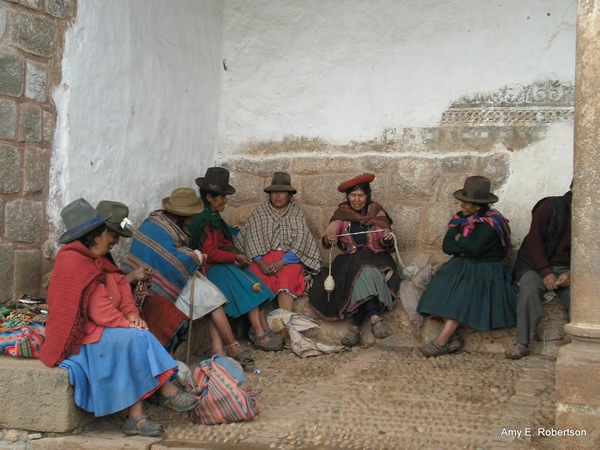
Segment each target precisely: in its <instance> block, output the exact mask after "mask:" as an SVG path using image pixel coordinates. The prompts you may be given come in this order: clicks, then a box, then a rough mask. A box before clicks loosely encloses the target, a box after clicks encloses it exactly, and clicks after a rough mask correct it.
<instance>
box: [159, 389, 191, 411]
mask: <svg viewBox="0 0 600 450" xmlns="http://www.w3.org/2000/svg"><path fill="white" fill-rule="evenodd" d="M159 403H160V404H161V405H162V406H166V407H167V408H169V409H172V410H173V411H177V412H187V411H191V410H192V409H194V408H195V407H196V405H197V404H198V399H197V398H196V397H194V396H193V395H192V394H190V393H189V392H185V391H182V390H181V389H177V391H175V393H174V394H172V395H170V396H168V397H164V396H160V400H159Z"/></svg>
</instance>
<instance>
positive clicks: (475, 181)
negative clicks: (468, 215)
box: [452, 175, 498, 204]
mask: <svg viewBox="0 0 600 450" xmlns="http://www.w3.org/2000/svg"><path fill="white" fill-rule="evenodd" d="M490 185H491V183H490V180H489V179H488V178H486V177H481V176H478V175H476V176H473V177H468V178H467V179H466V180H465V185H464V186H463V188H462V189H459V190H458V191H454V194H452V195H454V198H456V199H457V200H460V201H463V202H469V203H481V204H486V203H496V202H497V201H498V197H496V196H495V195H494V194H492V193H491V192H490Z"/></svg>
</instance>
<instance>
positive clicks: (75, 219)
mask: <svg viewBox="0 0 600 450" xmlns="http://www.w3.org/2000/svg"><path fill="white" fill-rule="evenodd" d="M60 217H61V219H62V221H63V223H64V224H65V227H66V228H67V231H65V232H64V233H63V234H62V235H61V237H60V238H58V242H60V243H61V244H68V243H69V242H73V241H74V240H76V239H79V238H80V237H81V236H84V235H86V234H87V233H89V232H90V231H92V230H93V229H95V228H98V227H99V226H100V225H102V224H103V223H104V222H106V221H107V220H108V219H110V213H109V214H106V215H104V216H101V215H100V214H98V212H97V211H96V210H95V209H94V208H93V207H92V205H90V204H89V202H88V201H87V200H86V199H84V198H78V199H77V200H74V201H72V202H71V203H69V204H68V205H67V206H65V207H64V208H63V210H62V211H61V212H60Z"/></svg>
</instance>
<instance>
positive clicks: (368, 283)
mask: <svg viewBox="0 0 600 450" xmlns="http://www.w3.org/2000/svg"><path fill="white" fill-rule="evenodd" d="M374 179H375V175H373V174H370V173H367V174H363V175H359V176H358V177H354V178H352V179H350V180H348V181H345V182H344V183H341V184H340V185H339V186H338V188H337V189H338V191H339V192H343V193H344V194H345V195H346V201H345V202H343V203H340V205H339V206H338V209H337V210H336V211H335V212H334V213H333V216H332V217H331V219H330V220H329V226H328V227H327V229H326V230H325V235H324V236H323V237H322V243H323V246H324V247H325V248H331V247H332V246H333V245H336V244H337V246H338V247H339V248H340V249H341V250H342V251H343V254H341V255H338V256H337V257H336V258H335V259H334V260H333V263H332V265H331V275H332V276H333V280H334V282H335V287H334V289H333V291H331V292H327V288H326V287H325V280H326V277H327V276H328V274H329V272H328V271H322V272H321V273H320V274H319V276H317V278H315V281H314V283H313V285H312V287H311V288H310V290H309V291H308V299H309V302H310V305H311V306H312V307H313V308H314V309H315V310H316V311H317V313H318V314H319V315H320V316H321V317H323V318H324V319H327V320H339V319H343V318H344V317H350V318H351V319H352V325H351V326H350V329H349V330H348V333H347V334H346V335H345V336H344V337H343V338H342V344H343V345H345V346H348V347H353V346H355V345H358V344H359V343H360V334H361V331H360V329H361V326H362V324H363V322H364V320H365V318H366V317H367V316H369V318H370V322H371V330H372V332H373V335H374V336H375V337H376V338H378V339H382V338H385V337H387V336H389V335H390V334H391V330H390V329H389V327H388V325H387V324H385V323H384V322H383V318H382V317H381V314H382V312H383V311H386V310H391V309H392V308H393V306H394V302H395V299H396V293H397V292H398V288H399V287H400V278H399V276H398V274H397V266H396V262H395V261H394V259H393V258H392V256H391V255H390V253H389V252H390V251H391V250H393V248H394V247H393V244H394V241H393V236H392V234H391V226H392V219H391V218H390V216H389V215H388V214H387V212H386V211H385V209H383V207H382V206H381V205H380V204H379V203H377V202H374V201H372V200H371V185H370V183H371V182H372V181H373V180H374Z"/></svg>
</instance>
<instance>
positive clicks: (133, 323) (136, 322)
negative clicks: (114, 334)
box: [127, 314, 148, 330]
mask: <svg viewBox="0 0 600 450" xmlns="http://www.w3.org/2000/svg"><path fill="white" fill-rule="evenodd" d="M127 320H129V328H137V329H138V330H147V329H148V325H147V324H146V322H145V321H144V319H142V318H141V317H140V316H134V315H133V314H132V315H130V316H129V317H127Z"/></svg>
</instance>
